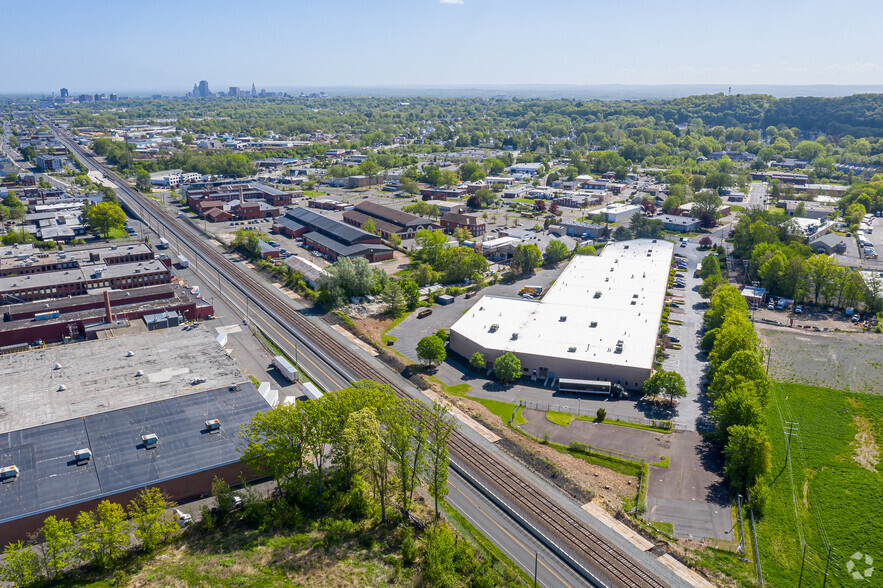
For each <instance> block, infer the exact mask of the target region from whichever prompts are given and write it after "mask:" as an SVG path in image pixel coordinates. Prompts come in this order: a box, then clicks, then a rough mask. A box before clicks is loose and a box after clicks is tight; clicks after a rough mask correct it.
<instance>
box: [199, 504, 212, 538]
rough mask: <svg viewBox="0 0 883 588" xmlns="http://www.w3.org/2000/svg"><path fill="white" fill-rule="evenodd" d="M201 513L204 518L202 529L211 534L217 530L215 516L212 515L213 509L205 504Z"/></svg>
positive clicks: (200, 510) (201, 508)
mask: <svg viewBox="0 0 883 588" xmlns="http://www.w3.org/2000/svg"><path fill="white" fill-rule="evenodd" d="M199 513H200V515H201V516H202V529H203V530H204V531H205V532H206V533H211V532H212V531H214V529H215V515H214V514H212V509H210V508H209V507H208V505H206V504H203V505H202V506H201V507H200V509H199Z"/></svg>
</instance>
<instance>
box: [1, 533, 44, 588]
mask: <svg viewBox="0 0 883 588" xmlns="http://www.w3.org/2000/svg"><path fill="white" fill-rule="evenodd" d="M41 577H42V574H41V573H40V559H39V558H38V557H37V554H36V553H34V551H33V550H32V549H31V548H30V547H29V546H28V545H25V543H24V542H23V541H15V542H12V543H9V544H8V545H7V546H6V548H5V549H4V550H3V563H2V565H0V580H3V581H4V582H10V583H12V584H13V585H15V586H30V585H32V584H36V583H37V581H38V580H40V578H41Z"/></svg>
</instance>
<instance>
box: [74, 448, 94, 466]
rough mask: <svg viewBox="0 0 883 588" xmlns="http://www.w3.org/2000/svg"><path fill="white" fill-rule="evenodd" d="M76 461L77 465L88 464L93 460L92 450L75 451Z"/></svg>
mask: <svg viewBox="0 0 883 588" xmlns="http://www.w3.org/2000/svg"><path fill="white" fill-rule="evenodd" d="M74 459H76V460H77V464H80V463H83V462H87V461H89V460H90V459H92V450H91V449H88V448H86V449H77V450H76V451H74Z"/></svg>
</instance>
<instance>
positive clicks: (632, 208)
mask: <svg viewBox="0 0 883 588" xmlns="http://www.w3.org/2000/svg"><path fill="white" fill-rule="evenodd" d="M640 210H641V207H640V206H636V205H634V204H624V203H622V202H616V203H614V204H608V205H607V206H605V207H604V208H602V209H601V210H600V211H598V212H600V213H601V214H603V215H604V216H605V217H606V218H607V222H609V223H618V222H621V221H624V220H626V219H629V218H631V217H632V215H633V214H635V213H636V212H640Z"/></svg>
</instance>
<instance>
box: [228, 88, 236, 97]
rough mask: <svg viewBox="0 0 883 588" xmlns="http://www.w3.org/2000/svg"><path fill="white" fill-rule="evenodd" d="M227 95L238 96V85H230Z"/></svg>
mask: <svg viewBox="0 0 883 588" xmlns="http://www.w3.org/2000/svg"><path fill="white" fill-rule="evenodd" d="M227 96H230V97H232V98H239V86H230V90H229V91H228V92H227Z"/></svg>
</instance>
